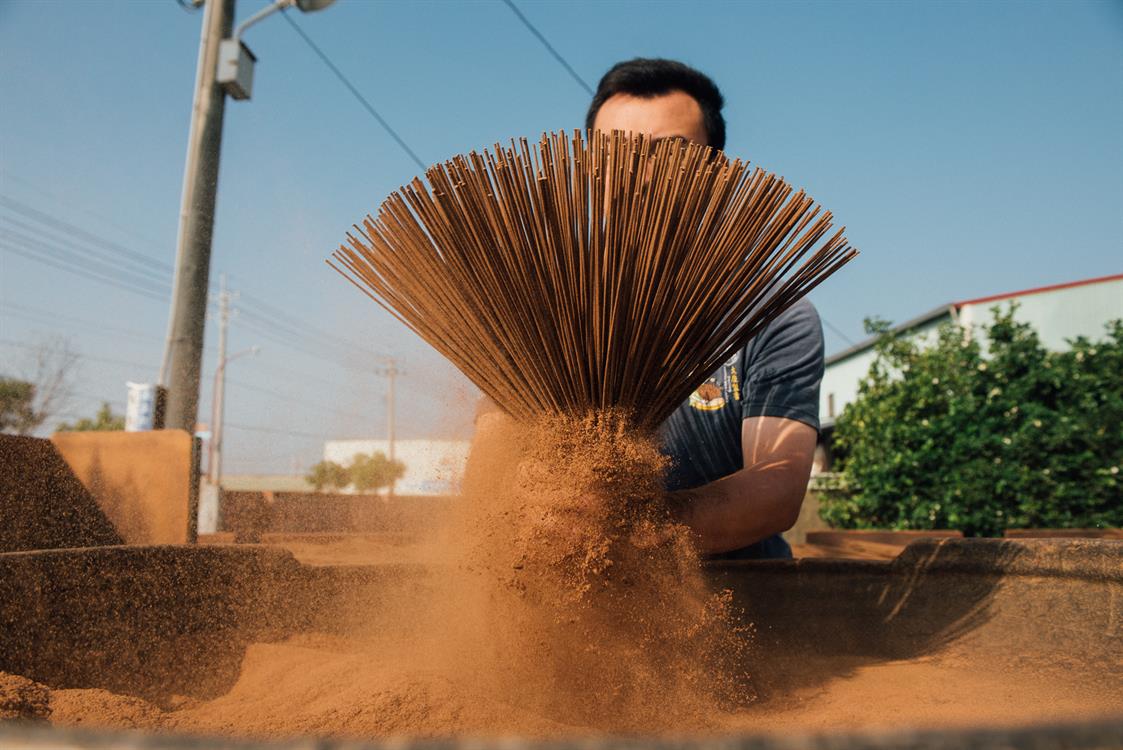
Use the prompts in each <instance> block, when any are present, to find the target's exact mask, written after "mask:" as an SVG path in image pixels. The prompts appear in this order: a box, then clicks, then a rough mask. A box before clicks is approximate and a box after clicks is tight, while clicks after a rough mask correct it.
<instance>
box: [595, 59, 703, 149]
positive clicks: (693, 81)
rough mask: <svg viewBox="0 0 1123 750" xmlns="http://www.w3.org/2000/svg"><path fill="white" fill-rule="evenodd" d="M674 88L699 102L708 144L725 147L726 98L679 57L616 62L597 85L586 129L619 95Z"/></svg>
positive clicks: (652, 93)
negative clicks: (722, 109)
mask: <svg viewBox="0 0 1123 750" xmlns="http://www.w3.org/2000/svg"><path fill="white" fill-rule="evenodd" d="M672 91H681V92H683V93H684V94H688V95H690V96H691V97H692V98H693V99H694V101H696V102H698V106H700V107H701V108H702V124H703V125H704V126H705V128H706V135H707V137H708V138H709V141H710V142H709V144H708V145H710V146H713V147H714V148H715V149H719V150H720V149H723V148H725V118H724V117H722V116H721V108H722V105H724V104H725V99H723V98H722V96H721V91H719V90H718V87H717V84H715V83H714V82H713V81H712V80H710V77H709V76H707V75H706V74H705V73H702V72H699V71H697V70H695V69H694V68H692V67H690V66H689V65H685V64H683V63H680V62H678V61H677V60H663V59H659V58H645V57H637V58H636V59H634V60H626V61H624V62H620V63H616V64H615V65H613V66H612V68H611V69H610V70H609V71H608V72H607V73H605V74H604V77H603V78H601V79H600V83H599V84H598V85H597V93H596V94H595V95H594V96H593V101H592V103H591V104H590V105H589V113H588V114H587V115H585V128H586V130H592V129H593V121H594V120H596V118H597V112H599V111H600V108H601V105H603V104H604V103H605V102H606V101H608V100H609V99H610V98H611V97H613V96H615V95H616V94H629V95H631V96H638V97H642V98H644V99H650V98H653V97H656V96H662V95H664V94H669V93H670V92H672Z"/></svg>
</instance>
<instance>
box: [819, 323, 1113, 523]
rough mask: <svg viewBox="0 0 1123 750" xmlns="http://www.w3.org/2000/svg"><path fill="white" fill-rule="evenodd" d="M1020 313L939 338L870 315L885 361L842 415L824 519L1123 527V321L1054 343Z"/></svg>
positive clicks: (949, 329)
mask: <svg viewBox="0 0 1123 750" xmlns="http://www.w3.org/2000/svg"><path fill="white" fill-rule="evenodd" d="M1013 312H1014V308H1013V307H1011V308H1009V309H1007V310H1005V311H1002V310H999V309H998V308H995V309H994V311H993V313H994V317H993V320H992V321H991V322H990V323H989V324H987V325H984V326H982V333H983V335H982V336H979V335H977V332H976V333H975V334H968V333H967V332H965V331H964V330H963V329H962V328H960V327H958V326H956V325H953V324H948V325H946V326H944V327H942V328H941V329H940V330H939V333H938V339H937V341H936V342H935V344H934V345H930V346H926V345H924V344H922V343H919V342H917V341H914V340H909V339H904V338H898V337H895V336H893V335H892V334H890V333H889V332H888V326H886V325H885V324H883V323H874V324H872V331H871V332H875V333H880V334H881V336H880V339H879V340H878V342H877V359H876V360H875V362H874V363H873V365H872V366H871V368H870V371H869V373H868V375H867V376H866V378H865V379H864V380H863V381H862V383H861V384H860V386H859V395H858V398H857V399H856V400H855V401H854V402H853V403H851V404H849V405H848V406H847V407H846V409H845V410H844V411H843V413H842V414H841V416H840V417H839V419H838V421H837V423H836V425H835V446H836V448H837V452H838V458H839V471H840V475H839V477H838V478H837V481H836V482H835V483H834V486H832V487H831V488H830V491H829V492H826V493H824V494H823V496H822V497H821V508H822V510H821V515H822V516H823V518H824V519H825V520H826V521H828V522H829V523H831V524H832V525H833V526H836V527H840V528H891V529H933V528H952V529H961V530H962V531H963V532H964V533H965V534H967V535H1001V533H1002V531H1003V530H1004V529H1007V528H1030V527H1037V528H1079V527H1089V528H1099V527H1118V526H1123V477H1121V476H1120V471H1121V469H1123V321H1114V322H1112V323H1110V324H1108V326H1107V337H1106V338H1105V339H1104V340H1102V341H1099V342H1093V341H1090V340H1088V339H1086V338H1083V337H1081V338H1077V339H1075V340H1073V341H1071V342H1070V343H1071V347H1070V348H1069V349H1068V350H1066V351H1063V352H1050V351H1048V350H1046V349H1045V347H1044V346H1042V344H1041V341H1040V339H1039V338H1038V336H1037V334H1036V333H1035V332H1034V331H1033V329H1032V328H1031V327H1030V326H1029V325H1027V324H1024V323H1019V322H1017V321H1015V320H1014V317H1013ZM867 325H871V324H867ZM984 346H985V349H984Z"/></svg>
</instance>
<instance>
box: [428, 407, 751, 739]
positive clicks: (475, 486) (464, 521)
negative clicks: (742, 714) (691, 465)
mask: <svg viewBox="0 0 1123 750" xmlns="http://www.w3.org/2000/svg"><path fill="white" fill-rule="evenodd" d="M630 425H631V421H630V420H628V419H625V418H623V417H622V416H621V415H618V414H614V413H612V412H600V413H595V414H591V415H588V416H585V417H580V418H578V417H571V416H565V415H548V416H544V417H542V418H541V419H539V420H537V421H535V422H533V423H532V424H530V425H527V426H523V425H518V424H515V423H514V422H508V423H506V424H504V425H502V426H501V427H499V428H497V429H496V430H494V431H493V432H496V433H497V432H499V431H500V430H501V431H502V432H503V433H504V434H502V435H498V434H493V435H492V438H493V439H492V440H489V441H487V446H488V447H489V449H490V450H492V451H493V452H495V453H496V454H497V455H493V456H483V455H479V454H478V453H477V454H476V455H474V456H473V459H472V468H473V472H472V473H470V474H469V475H468V476H467V477H466V478H465V482H464V489H465V492H464V497H463V504H462V506H461V518H460V522H459V524H458V526H459V528H460V534H459V538H460V539H462V540H464V543H463V545H462V549H461V554H462V558H461V560H460V561H459V564H458V566H457V571H458V572H457V574H456V575H454V576H453V579H456V578H458V577H461V576H463V579H462V580H459V581H457V583H456V587H457V588H458V589H459V590H461V591H474V592H476V596H477V597H478V598H477V600H476V607H477V608H478V609H479V612H478V614H479V616H480V618H481V619H480V620H479V621H478V623H477V626H482V627H479V629H478V630H477V631H476V632H475V633H472V632H471V630H470V629H469V630H468V631H466V632H465V633H463V634H464V635H468V636H469V637H472V636H476V637H478V638H479V639H480V641H479V642H478V643H476V644H473V645H472V647H471V648H468V649H466V650H468V651H470V652H472V653H475V654H477V655H478V654H481V653H484V654H487V657H486V659H487V660H490V662H491V663H479V662H477V663H476V664H475V665H474V666H475V668H476V669H479V670H480V671H481V672H483V673H486V674H489V675H491V676H492V680H491V685H490V686H489V687H490V689H491V690H493V691H494V694H495V695H494V697H495V698H496V699H499V700H503V701H504V702H509V703H514V704H519V705H522V706H523V707H525V708H526V709H528V710H530V711H533V712H534V713H536V714H539V715H543V716H546V717H549V718H551V719H553V720H556V721H560V722H563V723H566V724H575V725H578V726H586V727H590V728H596V729H600V730H605V731H617V732H637V731H648V732H650V731H657V730H669V729H672V728H674V729H687V728H690V727H695V728H698V727H699V726H701V725H704V724H709V725H711V726H712V719H713V712H714V707H715V706H722V705H725V706H730V707H732V706H734V705H737V704H743V703H745V702H746V701H747V700H749V699H751V696H752V693H751V690H750V688H749V686H748V684H747V679H746V678H747V675H746V674H744V673H743V672H742V671H741V670H742V669H743V661H744V660H743V652H744V650H745V648H746V647H747V643H748V642H747V633H746V631H745V629H744V627H743V626H739V625H737V624H735V618H734V616H733V613H732V612H731V610H730V597H729V594H728V593H727V592H726V593H715V592H712V591H711V590H710V589H709V587H708V586H707V584H706V582H705V581H704V579H703V577H702V574H701V567H700V564H699V558H698V555H697V553H696V551H695V549H694V546H693V544H692V541H691V539H690V536H689V532H688V530H687V529H686V528H685V527H684V526H682V525H680V524H677V523H675V522H674V520H673V519H672V518H671V517H670V515H669V514H668V512H667V510H666V507H665V505H664V504H663V502H662V495H661V490H660V477H661V475H662V472H663V470H664V464H665V459H664V458H663V456H661V455H660V453H659V451H658V450H657V447H656V445H655V443H654V441H653V439H652V438H651V437H650V436H648V435H645V434H643V433H637V432H635V431H634V430H633V429H632V428H631V427H630ZM477 450H479V449H477ZM439 600H440V601H447V599H446V598H445V597H440V598H439ZM477 658H479V657H478V656H477Z"/></svg>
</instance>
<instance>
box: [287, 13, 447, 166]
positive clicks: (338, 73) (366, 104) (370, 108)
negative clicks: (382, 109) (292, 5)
mask: <svg viewBox="0 0 1123 750" xmlns="http://www.w3.org/2000/svg"><path fill="white" fill-rule="evenodd" d="M281 16H282V17H283V18H284V19H285V20H286V21H288V22H289V26H291V27H292V28H293V31H295V32H296V33H297V34H299V35H300V38H301V39H303V40H304V43H305V44H307V45H308V47H309V48H310V49H311V50H312V51H313V52H314V53H315V54H316V56H317V57H319V58H320V61H321V62H323V63H324V65H326V66H327V67H328V70H330V71H331V72H332V73H333V74H334V75H335V77H336V78H338V79H339V81H340V83H342V84H343V85H344V86H345V87H346V88H347V90H348V91H350V92H351V96H353V97H355V99H356V100H357V101H358V102H359V104H360V105H362V107H363V109H365V110H366V111H367V112H368V113H369V114H370V116H371V117H373V118H374V119H375V120H376V121H377V122H378V124H379V125H381V126H382V129H383V130H385V131H386V132H387V133H389V135H390V137H391V138H393V139H394V142H395V143H397V144H398V146H400V147H401V149H402V151H404V152H406V154H408V155H409V158H410V159H412V160H413V163H414V164H416V165H417V166H418V167H419V168H421V169H425V163H424V162H422V161H421V158H420V157H419V156H418V155H417V153H416V152H415V151H414V150H413V149H412V148H410V147H409V144H408V143H406V142H405V139H404V138H402V137H401V136H400V135H398V131H396V130H394V128H393V127H392V126H391V125H390V123H389V122H387V121H386V118H385V117H383V116H382V115H381V114H379V113H378V110H377V109H375V108H374V105H373V104H371V103H370V101H368V100H367V98H366V97H365V96H363V94H362V92H360V91H359V89H358V88H356V87H355V84H353V83H351V81H350V79H349V78H347V76H346V75H344V73H343V71H342V70H340V69H339V67H338V66H337V65H336V64H335V63H334V62H332V61H331V58H330V57H328V56H327V53H326V52H324V51H323V50H322V49H320V47H319V45H318V44H316V43H315V42H314V41H312V38H311V37H310V36H308V34H307V33H305V31H304V29H302V28H300V25H299V24H298V23H297V22H296V21H294V20H293V19H292V18H290V17H289V14H288V12H287V11H286V10H285V9H282V10H281Z"/></svg>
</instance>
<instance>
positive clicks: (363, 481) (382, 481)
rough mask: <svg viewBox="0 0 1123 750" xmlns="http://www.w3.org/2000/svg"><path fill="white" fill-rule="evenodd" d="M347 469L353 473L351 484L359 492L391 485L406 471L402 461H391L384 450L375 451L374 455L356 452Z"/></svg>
mask: <svg viewBox="0 0 1123 750" xmlns="http://www.w3.org/2000/svg"><path fill="white" fill-rule="evenodd" d="M347 469H348V472H349V473H350V475H351V484H352V485H353V486H354V487H355V489H357V490H358V491H359V492H372V491H375V490H380V489H382V488H384V487H389V486H390V485H392V484H393V483H394V482H396V481H398V480H399V479H401V478H402V475H403V474H405V472H406V467H405V465H404V464H402V462H401V461H391V460H390V459H389V458H387V457H386V454H385V453H383V452H382V451H375V452H374V453H373V454H372V455H365V454H363V453H356V454H355V458H354V459H353V460H352V461H351V465H350V466H348V467H347Z"/></svg>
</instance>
